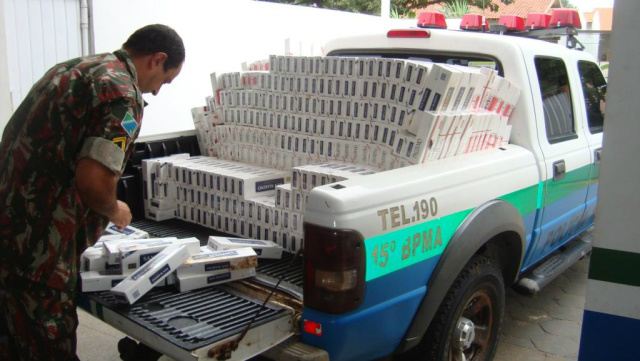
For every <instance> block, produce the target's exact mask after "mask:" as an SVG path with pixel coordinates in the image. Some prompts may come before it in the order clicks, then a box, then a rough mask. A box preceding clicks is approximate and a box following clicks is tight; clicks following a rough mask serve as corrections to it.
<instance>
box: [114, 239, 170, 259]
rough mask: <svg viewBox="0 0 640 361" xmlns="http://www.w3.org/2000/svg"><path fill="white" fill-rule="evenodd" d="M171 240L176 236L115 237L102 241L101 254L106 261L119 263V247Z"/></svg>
mask: <svg viewBox="0 0 640 361" xmlns="http://www.w3.org/2000/svg"><path fill="white" fill-rule="evenodd" d="M171 240H177V238H176V237H167V238H147V239H117V240H111V241H105V242H103V243H102V254H103V255H104V256H105V258H106V260H107V263H109V264H116V263H117V264H120V247H130V246H138V245H143V244H147V243H150V244H155V243H158V242H165V241H171Z"/></svg>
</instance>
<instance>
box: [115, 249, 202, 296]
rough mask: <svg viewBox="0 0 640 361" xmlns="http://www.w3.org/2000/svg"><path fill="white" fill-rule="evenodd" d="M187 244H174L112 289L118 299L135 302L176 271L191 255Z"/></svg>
mask: <svg viewBox="0 0 640 361" xmlns="http://www.w3.org/2000/svg"><path fill="white" fill-rule="evenodd" d="M190 255H191V254H190V252H189V249H188V247H187V246H185V245H183V244H172V245H169V246H167V247H166V248H165V249H163V250H162V251H161V252H160V253H158V254H157V255H156V256H155V257H153V258H152V259H151V260H150V261H149V262H147V263H145V264H144V265H143V266H142V267H140V268H138V269H137V270H136V271H135V272H134V273H132V274H130V275H129V276H127V278H125V279H124V280H122V281H121V282H120V283H118V284H117V285H116V286H115V287H113V288H112V289H111V293H112V294H113V295H114V297H115V299H116V301H118V302H119V303H128V304H133V303H134V302H136V301H137V300H139V299H140V298H141V297H142V296H144V295H145V294H146V293H147V292H149V290H151V289H152V288H153V287H155V286H156V285H161V284H163V283H164V282H165V281H164V280H165V278H167V276H169V274H171V273H172V272H174V271H175V270H176V269H177V268H178V267H179V266H180V265H181V264H182V262H184V261H186V260H187V258H189V256H190Z"/></svg>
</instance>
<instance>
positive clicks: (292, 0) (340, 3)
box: [263, 0, 568, 18]
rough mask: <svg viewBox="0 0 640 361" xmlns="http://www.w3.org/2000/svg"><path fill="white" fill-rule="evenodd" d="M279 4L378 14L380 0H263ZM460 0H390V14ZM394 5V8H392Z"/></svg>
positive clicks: (470, 1) (484, 4) (479, 2)
mask: <svg viewBox="0 0 640 361" xmlns="http://www.w3.org/2000/svg"><path fill="white" fill-rule="evenodd" d="M263 1H268V2H274V3H281V4H291V5H303V6H316V7H319V8H325V9H335V10H343V11H350V12H354V13H362V14H371V15H380V1H376V0H263ZM514 1H515V0H500V2H501V3H502V4H512V3H513V2H514ZM565 1H567V2H568V0H565ZM459 2H461V1H460V0H391V16H392V17H396V16H397V17H399V18H413V17H415V10H418V9H424V8H426V7H427V6H429V5H433V4H445V5H451V6H454V7H455V6H457V5H455V4H456V3H459ZM465 2H466V3H467V7H468V6H477V7H479V8H485V9H487V10H492V11H495V10H497V9H498V7H499V5H496V4H493V3H492V2H491V1H490V0H466V1H465ZM394 7H395V10H393V9H394Z"/></svg>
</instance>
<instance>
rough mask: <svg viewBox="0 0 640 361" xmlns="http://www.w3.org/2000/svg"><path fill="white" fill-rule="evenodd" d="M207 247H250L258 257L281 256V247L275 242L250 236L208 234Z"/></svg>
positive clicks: (221, 248)
mask: <svg viewBox="0 0 640 361" xmlns="http://www.w3.org/2000/svg"><path fill="white" fill-rule="evenodd" d="M207 247H209V249H211V250H213V251H221V250H230V249H239V248H243V247H251V248H252V249H253V250H254V252H255V253H256V255H257V257H258V258H268V259H280V258H281V257H282V247H280V246H279V245H278V244H277V243H275V242H271V241H263V240H257V239H250V238H249V239H247V238H230V237H216V236H209V242H208V243H207Z"/></svg>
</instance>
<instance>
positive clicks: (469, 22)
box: [460, 14, 482, 30]
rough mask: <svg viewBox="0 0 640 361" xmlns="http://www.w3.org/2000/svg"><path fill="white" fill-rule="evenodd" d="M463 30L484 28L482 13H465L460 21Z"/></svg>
mask: <svg viewBox="0 0 640 361" xmlns="http://www.w3.org/2000/svg"><path fill="white" fill-rule="evenodd" d="M460 29H461V30H482V15H480V14H464V15H462V20H461V21H460Z"/></svg>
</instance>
